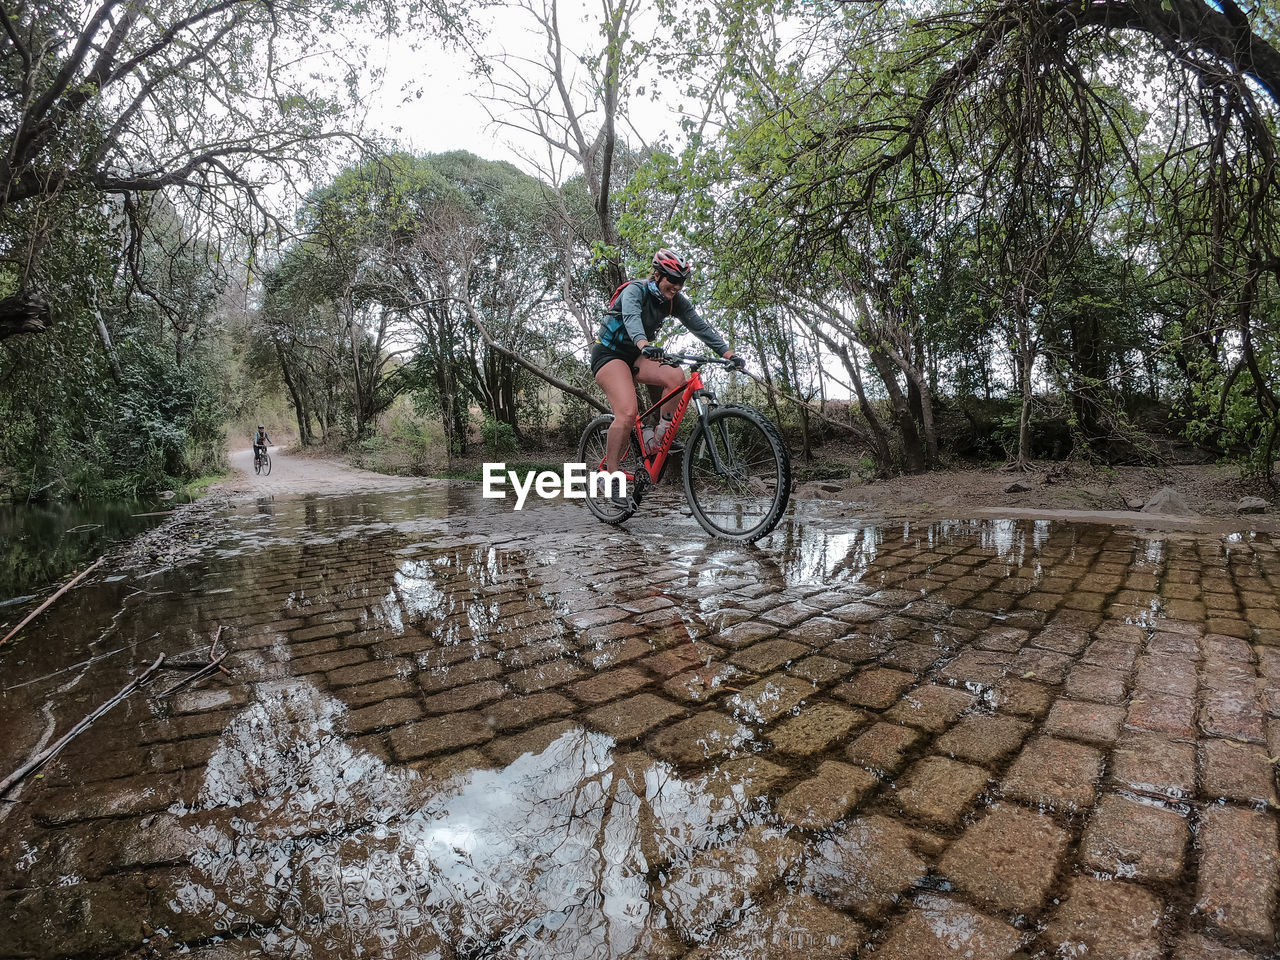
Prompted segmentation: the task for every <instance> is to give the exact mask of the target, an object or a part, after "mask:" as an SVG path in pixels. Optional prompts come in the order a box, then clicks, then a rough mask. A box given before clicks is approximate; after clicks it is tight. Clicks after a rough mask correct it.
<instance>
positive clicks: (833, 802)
mask: <svg viewBox="0 0 1280 960" xmlns="http://www.w3.org/2000/svg"><path fill="white" fill-rule="evenodd" d="M879 782H880V781H879V780H877V779H876V777H875V775H874V774H871V773H868V772H867V771H866V770H863V769H862V768H861V767H854V766H850V765H849V764H847V763H840V762H839V761H837V760H827V761H824V762H823V763H822V765H821V766H820V767H818V770H817V773H815V774H814V775H813V776H812V777H810V778H809V779H808V780H805V781H803V782H802V783H800V784H798V785H797V786H795V787H792V788H791V790H789V791H788V792H787V793H786V794H785V795H783V797H782V798H781V799H780V800H779V801H778V816H779V817H781V818H782V819H783V820H785V821H786V822H787V823H792V824H795V825H796V826H797V827H801V828H803V829H805V830H824V829H826V828H827V827H830V826H831V825H832V824H833V823H835V822H836V821H838V820H841V819H843V817H844V816H845V814H847V813H848V812H849V811H850V810H852V809H854V808H855V807H856V806H858V804H860V803H861V802H862V799H863V797H865V796H866V795H867V793H869V792H870V791H871V790H873V789H874V788H875V787H876V786H877V785H878V784H879Z"/></svg>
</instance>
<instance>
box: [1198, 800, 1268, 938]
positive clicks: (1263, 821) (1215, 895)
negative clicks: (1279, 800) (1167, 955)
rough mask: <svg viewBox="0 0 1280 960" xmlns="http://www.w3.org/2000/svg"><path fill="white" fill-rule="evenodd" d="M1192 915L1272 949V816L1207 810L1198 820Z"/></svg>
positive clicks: (1232, 934)
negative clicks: (1197, 857) (1258, 941)
mask: <svg viewBox="0 0 1280 960" xmlns="http://www.w3.org/2000/svg"><path fill="white" fill-rule="evenodd" d="M1198 833H1199V836H1198V837H1197V839H1196V848H1197V850H1198V852H1199V856H1200V870H1199V875H1198V879H1197V884H1196V904H1195V909H1196V912H1198V913H1200V914H1203V915H1204V917H1205V918H1206V920H1207V921H1208V922H1209V923H1211V924H1212V925H1213V926H1215V927H1216V928H1218V929H1219V930H1222V931H1224V932H1226V933H1227V934H1228V935H1231V936H1236V937H1245V938H1252V939H1257V940H1261V941H1264V942H1268V943H1273V942H1274V940H1275V936H1276V929H1275V912H1276V892H1277V887H1280V854H1277V845H1278V844H1280V836H1277V831H1276V820H1275V816H1274V815H1273V814H1270V813H1260V812H1258V811H1256V810H1241V809H1239V808H1237V807H1226V806H1222V807H1219V806H1210V807H1206V808H1204V810H1203V811H1202V812H1201V815H1200V827H1199V831H1198Z"/></svg>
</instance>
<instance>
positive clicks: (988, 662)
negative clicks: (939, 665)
mask: <svg viewBox="0 0 1280 960" xmlns="http://www.w3.org/2000/svg"><path fill="white" fill-rule="evenodd" d="M1012 669H1013V667H1012V661H1011V659H1010V655H1009V654H1008V653H1005V652H1004V651H999V650H965V651H963V652H962V653H961V654H960V655H959V656H958V657H956V658H955V659H954V660H952V661H951V662H950V663H949V664H947V665H946V667H944V668H943V669H942V673H941V678H942V679H943V680H944V681H945V680H954V681H956V682H957V683H961V684H966V685H969V684H977V685H979V686H984V687H991V686H995V685H996V684H998V683H999V682H1000V681H1001V680H1002V679H1003V678H1004V675H1005V674H1006V673H1007V672H1008V671H1010V670H1012Z"/></svg>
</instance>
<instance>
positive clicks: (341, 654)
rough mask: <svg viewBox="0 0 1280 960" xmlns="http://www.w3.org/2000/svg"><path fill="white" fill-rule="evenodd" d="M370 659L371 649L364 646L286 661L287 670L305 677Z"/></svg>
mask: <svg viewBox="0 0 1280 960" xmlns="http://www.w3.org/2000/svg"><path fill="white" fill-rule="evenodd" d="M368 659H369V651H368V650H366V649H365V648H364V647H347V648H343V649H341V650H335V651H333V652H331V653H319V654H316V655H315V656H311V657H298V658H297V659H289V660H287V661H285V662H286V663H287V664H288V670H287V672H288V673H289V674H292V675H293V676H295V677H305V676H308V675H309V674H313V673H328V672H329V671H331V670H333V669H335V668H337V667H348V666H353V665H354V664H358V663H365V662H367V661H368Z"/></svg>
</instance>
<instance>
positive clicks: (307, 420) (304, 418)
mask: <svg viewBox="0 0 1280 960" xmlns="http://www.w3.org/2000/svg"><path fill="white" fill-rule="evenodd" d="M275 348H276V358H277V359H278V360H279V361H280V373H281V374H282V375H283V376H284V385H285V387H286V388H287V389H288V390H289V396H290V397H291V398H292V399H293V413H294V417H295V418H296V419H297V421H298V443H299V444H301V445H302V446H304V447H309V446H311V444H312V441H313V438H312V436H311V414H310V412H309V411H308V409H307V399H306V396H305V395H304V394H302V393H301V392H299V390H298V387H297V384H295V383H294V382H293V374H292V373H291V372H290V371H289V363H288V361H287V360H286V359H285V353H284V348H283V347H281V346H280V344H278V343H277V344H275Z"/></svg>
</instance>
